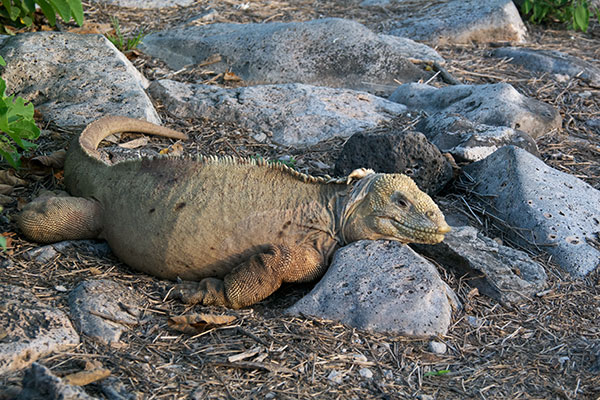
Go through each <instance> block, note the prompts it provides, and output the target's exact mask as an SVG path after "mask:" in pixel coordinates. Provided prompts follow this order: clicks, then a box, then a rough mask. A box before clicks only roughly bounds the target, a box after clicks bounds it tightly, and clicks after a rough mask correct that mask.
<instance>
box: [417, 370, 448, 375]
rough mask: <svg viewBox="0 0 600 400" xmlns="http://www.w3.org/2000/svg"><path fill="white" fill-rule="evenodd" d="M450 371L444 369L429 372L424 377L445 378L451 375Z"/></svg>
mask: <svg viewBox="0 0 600 400" xmlns="http://www.w3.org/2000/svg"><path fill="white" fill-rule="evenodd" d="M449 372H450V370H449V369H442V370H439V371H429V372H425V373H424V374H423V376H443V375H446V374H447V373H449Z"/></svg>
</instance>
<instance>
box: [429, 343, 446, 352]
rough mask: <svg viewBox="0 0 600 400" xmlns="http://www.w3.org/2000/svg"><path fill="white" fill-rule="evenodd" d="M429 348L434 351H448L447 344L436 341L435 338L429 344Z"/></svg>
mask: <svg viewBox="0 0 600 400" xmlns="http://www.w3.org/2000/svg"><path fill="white" fill-rule="evenodd" d="M427 348H428V350H429V351H430V352H432V353H435V354H444V353H446V349H447V346H446V344H445V343H442V342H436V341H435V340H432V341H431V342H429V345H428V346H427Z"/></svg>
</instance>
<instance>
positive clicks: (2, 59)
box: [0, 56, 6, 96]
mask: <svg viewBox="0 0 600 400" xmlns="http://www.w3.org/2000/svg"><path fill="white" fill-rule="evenodd" d="M0 66H3V67H6V61H4V58H2V56H0ZM0 79H2V78H0ZM2 83H4V79H2ZM4 87H5V88H6V83H4ZM0 96H4V89H3V90H2V92H0Z"/></svg>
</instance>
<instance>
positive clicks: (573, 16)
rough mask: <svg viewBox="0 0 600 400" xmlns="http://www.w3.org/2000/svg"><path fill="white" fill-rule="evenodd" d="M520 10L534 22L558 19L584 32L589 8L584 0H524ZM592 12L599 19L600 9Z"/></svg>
mask: <svg viewBox="0 0 600 400" xmlns="http://www.w3.org/2000/svg"><path fill="white" fill-rule="evenodd" d="M521 12H522V13H523V14H524V15H528V16H529V20H530V21H531V22H533V23H535V24H541V23H543V22H551V21H558V22H563V23H567V24H568V27H569V29H575V30H577V29H579V30H581V31H583V32H586V31H587V29H588V26H589V23H590V12H591V10H590V7H589V5H588V2H587V1H586V0H525V1H523V4H522V5H521ZM593 12H594V14H595V15H596V17H597V18H598V21H600V9H598V8H596V9H595V10H594V11H593Z"/></svg>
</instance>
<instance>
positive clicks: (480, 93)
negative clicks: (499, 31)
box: [390, 83, 562, 138]
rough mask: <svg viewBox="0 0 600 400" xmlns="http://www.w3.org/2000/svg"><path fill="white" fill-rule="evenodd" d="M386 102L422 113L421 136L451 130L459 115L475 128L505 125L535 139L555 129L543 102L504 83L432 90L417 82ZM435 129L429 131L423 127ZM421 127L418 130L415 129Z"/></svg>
mask: <svg viewBox="0 0 600 400" xmlns="http://www.w3.org/2000/svg"><path fill="white" fill-rule="evenodd" d="M390 100H392V101H395V102H398V103H400V104H404V105H406V106H407V107H408V108H409V109H410V110H414V111H425V112H427V113H428V114H429V115H430V116H429V117H428V118H427V119H426V120H425V122H424V126H423V133H425V135H427V136H428V137H430V135H431V136H434V135H435V134H438V133H439V132H440V131H442V130H444V129H446V128H451V126H452V124H454V123H456V118H452V117H456V116H457V115H458V116H461V117H462V118H465V119H467V120H469V121H470V122H472V123H473V124H475V125H479V124H485V125H490V126H507V127H510V128H513V129H518V130H521V131H524V132H526V133H527V134H529V135H531V136H532V137H533V138H536V137H538V136H540V135H542V134H545V133H547V132H548V131H550V130H552V129H556V128H559V127H560V126H561V123H562V119H561V117H560V114H559V113H558V111H556V110H555V109H554V108H553V107H551V106H550V105H548V104H546V103H542V102H540V101H538V100H535V99H532V98H529V97H527V96H523V95H522V94H520V93H519V92H517V90H516V89H515V88H513V87H512V86H511V85H509V84H508V83H495V84H487V85H455V86H446V87H444V88H436V87H433V86H429V85H424V84H419V83H407V84H404V85H400V86H399V87H398V89H396V90H395V91H394V93H393V94H392V95H391V96H390ZM428 126H429V127H430V130H431V127H434V126H437V130H434V131H433V132H429V131H428V130H427V129H426V128H427V127H428ZM419 128H421V127H419Z"/></svg>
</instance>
